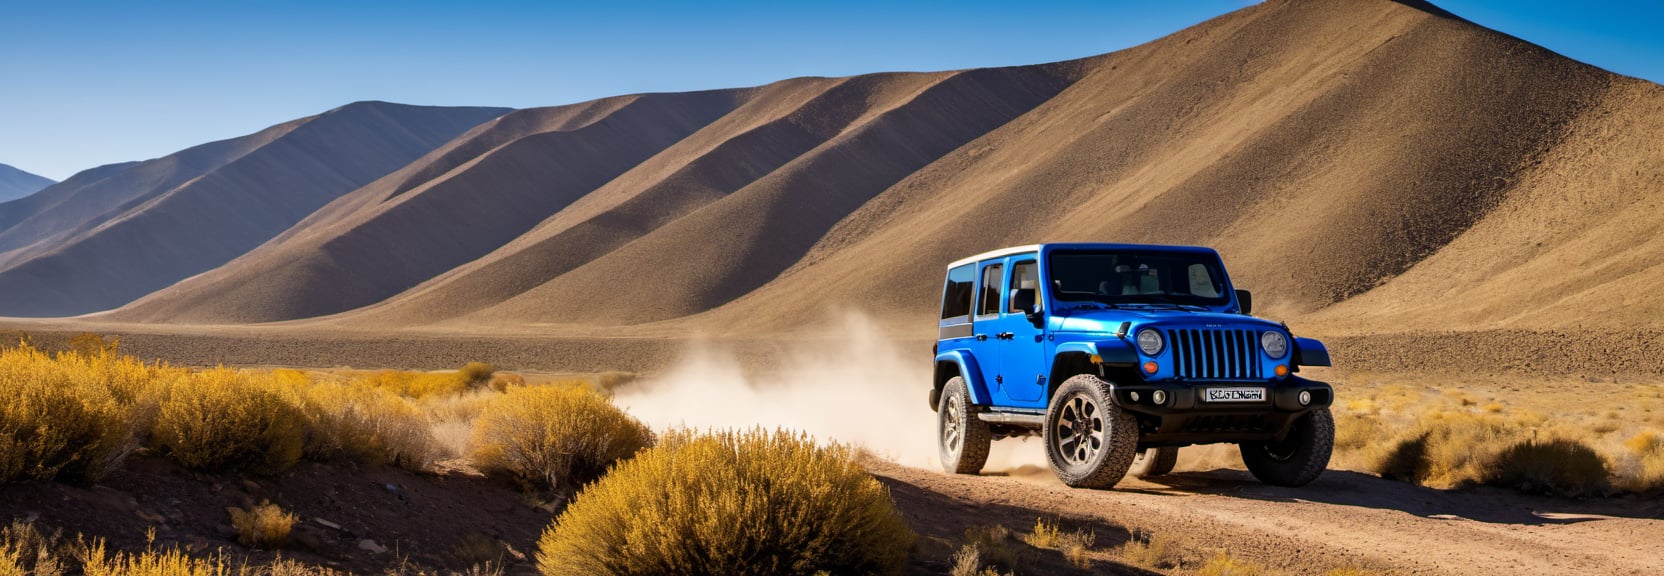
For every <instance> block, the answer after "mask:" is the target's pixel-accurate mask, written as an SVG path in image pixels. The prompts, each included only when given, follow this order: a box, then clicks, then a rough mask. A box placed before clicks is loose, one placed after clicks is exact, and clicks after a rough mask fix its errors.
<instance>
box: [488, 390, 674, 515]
mask: <svg viewBox="0 0 1664 576" xmlns="http://www.w3.org/2000/svg"><path fill="white" fill-rule="evenodd" d="M652 443H653V433H652V431H651V430H649V429H648V428H647V426H646V425H644V424H642V423H641V422H640V421H638V420H636V419H635V418H632V417H630V415H628V414H625V413H624V411H622V410H619V409H618V407H616V406H613V404H612V401H611V400H608V399H607V398H606V397H605V396H602V395H601V394H599V393H597V392H595V391H593V390H590V389H587V388H582V387H576V386H528V387H522V388H510V389H509V390H508V392H506V393H504V394H500V395H497V396H495V397H493V398H492V399H491V401H490V402H489V403H487V404H486V405H485V409H484V411H483V412H482V413H481V414H480V417H479V419H478V420H475V421H474V429H473V434H472V436H471V438H470V440H469V458H470V459H471V460H472V461H473V462H474V465H475V466H477V467H479V469H480V470H482V471H485V472H488V473H497V474H505V475H508V476H511V477H514V478H516V479H518V480H520V481H521V482H524V483H526V484H527V485H528V486H532V487H539V488H552V489H557V490H571V489H576V488H577V487H579V486H582V485H583V484H584V483H586V482H589V481H591V480H594V479H596V478H599V477H600V476H601V474H603V473H605V472H606V471H607V467H609V466H612V464H613V463H614V462H617V461H618V460H621V459H624V458H629V457H630V456H631V455H634V454H635V453H636V452H637V451H640V450H641V449H642V448H646V447H647V446H649V445H651V444H652Z"/></svg>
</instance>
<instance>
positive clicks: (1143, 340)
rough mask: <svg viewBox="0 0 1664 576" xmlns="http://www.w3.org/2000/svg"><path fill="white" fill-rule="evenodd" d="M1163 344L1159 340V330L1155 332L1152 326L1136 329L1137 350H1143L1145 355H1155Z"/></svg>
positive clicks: (1159, 351)
mask: <svg viewBox="0 0 1664 576" xmlns="http://www.w3.org/2000/svg"><path fill="white" fill-rule="evenodd" d="M1163 344H1164V342H1162V341H1161V333H1160V332H1157V331H1155V330H1154V329H1152V328H1145V329H1143V330H1139V331H1138V350H1139V351H1141V352H1143V353H1144V355H1145V356H1155V355H1157V354H1160V353H1161V347H1162V345H1163Z"/></svg>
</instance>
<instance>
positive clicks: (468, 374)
mask: <svg viewBox="0 0 1664 576" xmlns="http://www.w3.org/2000/svg"><path fill="white" fill-rule="evenodd" d="M495 373H497V367H496V366H492V365H490V364H486V363H484V362H469V363H467V364H464V365H463V366H462V369H461V370H458V371H457V376H458V377H460V378H462V381H463V382H465V383H468V384H484V383H485V382H486V381H488V380H491V375H492V374H495Z"/></svg>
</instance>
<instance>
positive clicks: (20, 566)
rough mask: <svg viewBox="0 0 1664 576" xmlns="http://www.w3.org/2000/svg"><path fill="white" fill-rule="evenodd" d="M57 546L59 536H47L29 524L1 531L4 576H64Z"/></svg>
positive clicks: (0, 564)
mask: <svg viewBox="0 0 1664 576" xmlns="http://www.w3.org/2000/svg"><path fill="white" fill-rule="evenodd" d="M57 545H58V534H57V533H52V534H46V533H43V532H41V531H40V529H38V528H36V527H35V525H34V524H31V523H28V522H21V521H13V522H12V524H11V525H10V526H7V527H5V528H0V576H62V574H63V573H64V566H63V562H62V561H61V560H60V559H59V558H58V551H57V550H56V548H57Z"/></svg>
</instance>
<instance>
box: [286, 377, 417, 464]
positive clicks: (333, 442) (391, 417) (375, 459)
mask: <svg viewBox="0 0 1664 576" xmlns="http://www.w3.org/2000/svg"><path fill="white" fill-rule="evenodd" d="M294 393H295V396H296V397H297V399H298V402H299V407H300V409H301V412H302V413H303V414H304V415H305V416H306V420H307V435H306V447H305V451H304V452H305V456H306V457H307V458H308V459H313V460H333V459H341V458H346V459H352V460H355V461H358V462H365V463H370V464H386V463H392V464H394V465H397V466H400V467H402V468H406V469H409V470H424V469H427V468H428V466H430V465H431V464H433V463H434V462H435V461H437V460H439V459H440V458H441V457H442V456H443V455H444V454H445V453H446V452H447V450H446V449H445V448H444V447H443V446H442V445H440V444H439V442H438V441H437V440H436V439H435V438H434V434H433V429H432V427H431V426H430V425H429V423H428V420H427V417H426V416H425V415H424V414H423V411H422V409H421V408H419V407H418V406H417V405H415V404H413V403H411V402H410V400H408V399H406V398H404V397H402V396H399V395H398V394H395V393H393V392H392V391H390V390H387V389H385V388H374V387H367V386H357V385H354V384H352V383H348V382H315V383H310V384H307V385H304V386H301V387H298V388H296V389H294Z"/></svg>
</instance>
